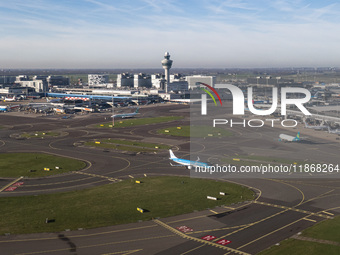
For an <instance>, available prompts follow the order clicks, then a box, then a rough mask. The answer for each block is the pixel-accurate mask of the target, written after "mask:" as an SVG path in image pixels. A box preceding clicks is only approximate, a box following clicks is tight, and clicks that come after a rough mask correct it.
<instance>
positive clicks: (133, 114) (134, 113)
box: [111, 107, 139, 119]
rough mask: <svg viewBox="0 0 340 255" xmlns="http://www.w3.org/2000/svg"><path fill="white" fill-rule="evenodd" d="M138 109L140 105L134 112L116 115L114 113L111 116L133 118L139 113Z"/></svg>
mask: <svg viewBox="0 0 340 255" xmlns="http://www.w3.org/2000/svg"><path fill="white" fill-rule="evenodd" d="M138 110H139V107H138V108H137V109H136V111H135V112H132V113H122V114H115V115H112V116H111V118H123V119H124V118H133V117H135V116H136V115H137V114H139V113H138Z"/></svg>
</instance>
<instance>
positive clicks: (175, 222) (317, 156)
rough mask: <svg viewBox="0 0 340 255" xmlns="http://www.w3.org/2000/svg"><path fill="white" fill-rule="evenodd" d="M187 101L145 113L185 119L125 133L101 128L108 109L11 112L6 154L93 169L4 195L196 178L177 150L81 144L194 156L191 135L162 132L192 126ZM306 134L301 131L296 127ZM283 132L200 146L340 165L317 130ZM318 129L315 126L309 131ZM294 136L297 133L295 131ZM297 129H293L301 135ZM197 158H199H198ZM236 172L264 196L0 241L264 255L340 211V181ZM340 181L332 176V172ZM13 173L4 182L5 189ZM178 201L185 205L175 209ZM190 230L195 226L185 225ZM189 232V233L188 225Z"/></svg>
mask: <svg viewBox="0 0 340 255" xmlns="http://www.w3.org/2000/svg"><path fill="white" fill-rule="evenodd" d="M186 109H187V106H184V105H164V106H161V107H157V108H153V107H152V106H150V107H149V108H142V109H141V114H144V115H145V116H148V115H157V116H164V115H173V114H174V113H176V114H180V115H182V116H185V117H186V118H185V119H184V120H182V121H175V122H169V123H166V124H164V123H163V124H152V125H148V126H141V127H131V128H124V129H117V130H106V129H98V128H94V127H93V126H92V125H93V124H96V123H100V122H104V117H106V116H104V115H102V114H94V115H92V116H90V115H88V116H81V117H79V118H74V119H65V120H64V119H61V118H56V117H31V116H30V117H27V116H24V115H23V114H22V116H20V115H19V114H18V115H17V116H11V115H7V114H1V115H0V120H1V123H2V124H1V125H2V126H4V128H3V129H1V131H0V132H1V136H0V152H1V153H4V152H17V151H23V152H24V151H40V152H45V153H52V154H56V155H61V156H68V157H73V158H77V159H81V160H83V161H85V162H87V167H86V169H84V170H82V171H79V172H72V173H67V174H63V175H57V176H51V177H47V178H24V185H22V186H21V187H20V188H18V189H17V190H15V191H13V192H1V193H0V197H4V196H22V195H37V194H45V193H54V192H63V191H69V190H75V189H83V188H88V187H92V186H96V185H103V184H106V183H112V182H116V181H118V180H120V179H125V178H131V176H132V177H137V176H142V175H144V174H147V175H189V171H188V170H185V169H183V168H176V167H170V165H169V160H168V154H167V152H164V153H160V154H157V155H131V154H124V153H120V152H114V151H107V150H103V149H93V148H88V147H81V146H78V144H79V142H80V141H84V140H85V141H86V140H90V139H95V138H96V139H97V138H115V137H118V138H129V139H134V140H142V141H150V142H151V141H164V143H167V144H170V145H172V146H173V147H174V148H178V150H179V151H178V152H177V154H178V155H177V156H179V157H186V156H187V155H188V153H189V138H178V137H168V136H164V135H157V134H156V132H155V130H157V129H158V128H161V127H167V126H169V127H170V126H177V125H188V124H189V121H188V117H189V113H188V111H186ZM49 130H57V131H60V132H63V133H65V134H67V135H65V136H63V137H57V138H46V139H29V140H21V139H15V138H12V137H11V135H12V134H13V133H18V132H24V131H49ZM295 131H296V130H294V132H295ZM280 132H281V130H276V129H275V130H273V129H271V128H269V127H265V128H264V129H262V130H261V129H251V130H249V129H246V130H244V129H242V128H238V129H236V130H233V133H234V136H232V137H228V138H226V139H220V140H218V145H217V141H216V140H214V139H212V140H211V141H210V140H209V141H208V142H207V141H205V142H204V146H199V145H198V147H197V150H196V151H197V154H199V155H200V157H201V159H202V161H203V160H206V159H209V158H211V157H212V156H213V155H214V153H215V151H216V150H218V151H221V150H223V153H224V154H226V155H228V156H234V155H241V154H251V153H256V154H257V155H266V156H268V155H269V156H272V157H277V156H279V155H282V153H284V155H285V158H288V159H296V155H298V157H300V158H301V159H302V160H311V159H313V161H316V162H320V163H324V162H326V163H330V162H332V163H339V162H338V151H339V147H340V146H339V142H338V141H336V140H335V139H334V140H332V141H331V142H330V141H329V140H325V139H323V138H322V137H318V136H316V137H314V136H311V139H309V140H310V141H311V142H310V143H307V144H290V143H280V142H278V141H277V140H275V139H274V138H275V137H278V134H279V133H280ZM309 132H310V131H309ZM288 133H289V132H288ZM291 133H293V132H291ZM193 157H196V155H194V156H193ZM327 177H328V178H324V179H319V178H318V179H297V178H279V179H268V178H255V179H249V178H232V179H228V180H227V181H231V182H236V183H239V184H242V185H246V186H248V187H250V188H251V189H253V191H254V192H255V194H256V198H255V200H254V201H248V202H246V203H243V204H235V205H231V206H229V207H216V208H210V209H208V210H205V211H201V212H193V213H190V214H187V215H179V216H174V217H169V218H164V219H155V220H153V221H148V222H137V223H131V224H126V225H119V226H110V227H105V228H97V229H89V230H84V229H80V230H73V231H64V232H60V233H41V234H30V235H9V236H2V237H0V247H1V252H2V254H256V253H257V252H259V251H261V250H263V249H266V248H268V247H270V246H271V245H274V244H276V243H278V242H280V241H282V240H284V239H286V238H289V237H291V236H293V235H294V234H296V233H298V232H300V231H301V230H303V229H305V228H307V227H309V226H312V225H314V224H316V223H317V222H320V221H322V220H326V219H328V218H332V217H334V216H335V215H337V214H339V213H340V202H339V195H340V192H339V189H340V185H339V179H337V178H334V175H333V176H327ZM329 177H331V178H329ZM11 181H13V179H10V178H9V179H5V178H3V179H0V187H3V186H5V185H7V184H8V183H10V182H11ZM174 206H176V205H174ZM184 226H185V227H184ZM183 230H187V231H183Z"/></svg>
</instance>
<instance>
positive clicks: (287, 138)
mask: <svg viewBox="0 0 340 255" xmlns="http://www.w3.org/2000/svg"><path fill="white" fill-rule="evenodd" d="M279 137H280V139H279V141H286V142H299V141H301V139H300V132H298V133H297V135H296V136H295V137H294V136H291V135H285V134H280V136H279Z"/></svg>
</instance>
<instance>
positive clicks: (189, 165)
mask: <svg viewBox="0 0 340 255" xmlns="http://www.w3.org/2000/svg"><path fill="white" fill-rule="evenodd" d="M169 152H170V158H169V159H171V160H172V161H173V162H175V163H177V164H178V165H173V164H171V163H170V165H171V166H185V167H186V168H187V169H191V168H192V167H208V166H209V165H208V164H207V163H204V162H200V161H199V160H200V159H199V158H198V159H197V161H193V160H189V159H183V158H177V157H176V156H175V154H174V153H173V152H172V150H169Z"/></svg>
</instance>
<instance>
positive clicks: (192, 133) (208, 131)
mask: <svg viewBox="0 0 340 255" xmlns="http://www.w3.org/2000/svg"><path fill="white" fill-rule="evenodd" d="M157 133H158V134H165V135H171V136H183V137H210V136H211V137H225V136H231V135H232V133H231V132H230V131H228V130H225V129H221V128H214V127H210V126H179V127H169V128H164V129H159V130H157Z"/></svg>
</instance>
